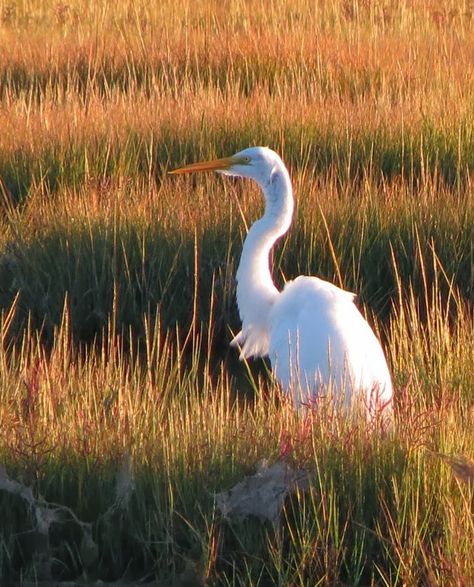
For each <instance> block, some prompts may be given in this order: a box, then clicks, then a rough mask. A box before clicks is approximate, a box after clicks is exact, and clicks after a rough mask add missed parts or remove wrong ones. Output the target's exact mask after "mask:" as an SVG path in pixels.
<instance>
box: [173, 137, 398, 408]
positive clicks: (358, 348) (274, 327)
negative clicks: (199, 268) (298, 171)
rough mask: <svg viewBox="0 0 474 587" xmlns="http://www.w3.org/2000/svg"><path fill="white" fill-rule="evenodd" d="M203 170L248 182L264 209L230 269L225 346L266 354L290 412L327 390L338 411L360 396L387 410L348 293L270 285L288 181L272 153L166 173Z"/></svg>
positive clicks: (384, 378)
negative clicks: (233, 310)
mask: <svg viewBox="0 0 474 587" xmlns="http://www.w3.org/2000/svg"><path fill="white" fill-rule="evenodd" d="M210 170H214V171H218V172H220V173H223V174H224V175H231V176H238V177H247V178H250V179H253V180H254V181H256V182H257V184H258V185H259V186H260V188H261V190H262V192H263V195H264V198H265V212H264V214H263V216H262V217H261V218H260V219H259V220H257V221H256V222H254V224H253V225H252V226H251V228H250V230H249V232H248V234H247V237H246V239H245V242H244V246H243V250H242V256H241V258H240V264H239V268H238V270H237V304H238V308H239V314H240V318H241V320H242V330H241V332H239V334H237V336H236V337H235V338H234V340H233V341H232V343H231V344H233V345H237V346H238V347H239V348H240V349H241V358H249V357H263V356H266V355H268V356H269V357H270V361H271V365H272V370H273V373H274V375H275V376H276V379H277V380H278V381H279V382H280V384H281V385H282V387H283V388H284V390H285V391H286V392H288V393H289V394H290V395H291V396H292V397H293V400H294V402H295V405H296V407H299V406H300V405H301V404H305V403H308V402H311V401H312V400H313V399H314V398H316V397H317V396H318V395H320V394H326V393H333V394H334V395H336V396H338V397H341V398H342V401H343V403H344V404H345V405H346V406H347V405H349V404H351V402H352V401H353V400H354V399H355V398H356V397H357V398H359V399H360V398H362V401H363V402H364V405H365V407H366V409H367V411H368V413H369V414H372V413H373V411H374V410H375V409H377V408H382V407H389V409H390V405H391V400H392V382H391V378H390V373H389V369H388V366H387V362H386V359H385V356H384V353H383V350H382V347H381V346H380V343H379V341H378V340H377V338H376V336H375V334H374V332H373V331H372V329H371V328H370V326H369V324H368V323H367V321H366V320H365V319H364V318H363V316H362V315H361V313H360V312H359V310H358V309H357V307H356V306H355V304H354V299H355V295H354V294H353V293H350V292H348V291H344V290H343V289H340V288H339V287H337V286H335V285H333V284H332V283H329V282H327V281H324V280H323V279H320V278H318V277H308V276H305V275H301V276H299V277H297V278H296V279H294V280H293V281H289V282H288V283H286V285H285V286H284V288H283V290H282V291H278V289H277V288H276V287H275V284H274V283H273V279H272V275H271V272H270V260H269V257H270V251H271V249H272V247H273V246H274V244H275V242H276V241H277V240H278V239H279V238H280V237H281V236H283V235H284V234H285V233H286V232H287V231H288V229H289V227H290V225H291V220H292V216H293V207H294V200H293V190H292V186H291V180H290V176H289V174H288V170H287V169H286V167H285V165H284V163H283V161H282V160H281V159H280V157H279V156H278V155H277V153H275V152H274V151H272V150H271V149H268V148H266V147H251V148H248V149H244V150H243V151H240V152H238V153H236V154H235V155H233V156H232V157H226V158H224V159H217V160H213V161H207V162H202V163H195V164H192V165H188V166H186V167H181V168H179V169H175V170H174V171H171V173H173V174H180V173H192V172H197V171H210Z"/></svg>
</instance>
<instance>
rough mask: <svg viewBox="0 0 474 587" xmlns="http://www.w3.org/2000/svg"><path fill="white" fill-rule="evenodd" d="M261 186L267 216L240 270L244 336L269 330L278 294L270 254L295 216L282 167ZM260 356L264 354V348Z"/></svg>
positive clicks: (248, 243) (254, 231)
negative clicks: (269, 319) (247, 333)
mask: <svg viewBox="0 0 474 587" xmlns="http://www.w3.org/2000/svg"><path fill="white" fill-rule="evenodd" d="M258 183H259V186H260V188H261V189H262V191H263V194H264V196H265V213H264V215H263V216H262V218H260V219H259V220H257V221H256V222H255V223H254V224H253V225H252V227H251V228H250V230H249V232H248V234H247V238H246V239H245V243H244V247H243V250H242V256H241V258H240V264H239V268H238V270H237V305H238V307H239V314H240V318H241V320H242V326H243V329H242V330H243V333H244V335H245V334H246V331H247V332H249V331H252V330H255V329H258V330H261V329H264V330H266V328H267V317H268V312H269V311H270V308H271V306H272V304H273V302H274V300H275V297H276V296H277V295H278V290H277V288H276V287H275V285H274V283H273V279H272V275H271V272H270V258H269V257H270V251H271V249H272V247H273V245H274V244H275V242H276V240H277V239H278V238H280V237H281V236H283V235H284V234H285V233H286V231H287V230H288V229H289V227H290V224H291V219H292V216H293V205H294V202H293V190H292V188H291V181H290V178H289V175H288V172H287V170H286V168H285V167H284V166H283V164H282V165H281V166H276V167H275V168H274V170H273V172H272V173H271V176H270V178H269V179H268V181H266V182H258ZM260 334H261V333H260ZM258 353H259V354H265V353H264V352H262V349H260V350H259V351H258Z"/></svg>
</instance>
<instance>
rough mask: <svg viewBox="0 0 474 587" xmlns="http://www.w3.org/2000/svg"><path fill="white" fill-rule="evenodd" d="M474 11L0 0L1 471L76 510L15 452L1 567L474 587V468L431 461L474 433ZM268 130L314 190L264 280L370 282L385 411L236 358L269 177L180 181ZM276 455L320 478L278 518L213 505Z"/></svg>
mask: <svg viewBox="0 0 474 587" xmlns="http://www.w3.org/2000/svg"><path fill="white" fill-rule="evenodd" d="M471 12H472V8H471V7H470V6H469V3H465V4H464V3H459V2H448V1H445V2H442V3H437V5H436V7H435V6H434V5H433V6H432V5H431V4H430V5H428V3H426V2H423V1H422V0H420V1H416V2H409V3H408V2H399V3H372V2H351V1H349V2H348V1H346V0H341V1H338V2H328V3H323V2H321V3H316V5H315V6H313V5H312V4H311V3H309V2H307V0H298V1H296V2H274V3H271V6H270V4H269V3H266V2H265V3H263V2H262V3H255V2H252V3H248V2H243V1H242V2H240V1H239V0H237V1H235V2H232V3H226V2H214V1H211V0H208V1H207V2H202V3H198V4H196V3H194V2H193V3H192V2H182V3H174V2H168V1H165V2H160V3H151V4H150V3H148V2H133V3H126V2H116V3H115V4H114V3H109V2H99V1H96V2H84V1H79V0H71V2H69V3H57V4H51V3H50V2H41V1H39V0H25V1H22V2H17V3H4V4H3V5H1V6H0V26H1V35H0V126H1V128H2V132H1V133H0V207H1V211H2V214H1V218H0V307H1V308H2V318H1V323H0V337H1V340H2V345H1V347H0V455H1V462H0V464H1V465H2V466H4V467H5V468H6V472H7V474H8V475H9V479H11V480H15V481H18V482H19V483H21V484H23V486H24V487H26V488H28V487H31V490H32V493H31V495H32V496H33V498H32V499H34V500H39V501H37V502H35V503H36V505H38V504H41V503H43V505H44V504H45V503H57V504H60V506H66V507H69V508H71V511H72V514H71V512H68V510H66V509H59V510H57V512H56V514H55V516H56V517H55V518H54V519H53V520H52V521H51V520H49V522H48V520H44V519H43V520H42V519H41V516H40V517H38V515H39V514H38V511H43V512H44V511H45V510H44V509H43V510H41V508H40V509H38V508H37V509H35V508H34V507H32V506H31V504H30V506H28V505H27V503H28V502H27V500H25V498H22V497H20V496H19V495H18V494H17V495H14V494H13V493H14V492H13V493H12V491H9V492H8V491H6V490H5V471H4V470H3V469H0V483H2V487H3V489H0V496H1V497H0V514H1V515H0V518H1V520H2V528H1V529H0V576H2V577H3V576H5V577H9V578H12V579H13V580H23V579H25V580H27V579H29V580H33V581H34V580H39V579H64V580H66V579H75V578H77V577H81V576H82V577H84V578H87V579H89V580H91V581H93V580H95V579H98V578H100V579H102V580H114V579H118V578H121V577H124V576H125V577H126V578H130V579H133V580H137V579H144V580H153V579H155V580H156V581H158V582H159V583H158V584H163V585H167V584H170V583H172V582H173V581H175V583H174V584H177V585H181V584H182V585H184V584H198V585H199V584H201V585H202V584H205V583H206V582H207V584H219V585H246V586H247V585H262V586H263V585H282V586H284V585H300V586H302V587H303V586H305V585H309V584H311V585H313V584H314V585H334V584H351V585H352V584H354V585H415V584H426V585H438V584H441V585H451V584H459V585H461V584H466V585H468V584H471V583H472V582H474V566H473V561H472V556H471V554H470V553H471V550H472V543H473V540H474V522H473V519H474V518H473V515H472V484H469V483H465V482H464V481H463V480H459V479H458V478H456V477H455V476H454V475H453V472H452V470H451V469H450V467H449V462H450V461H449V458H448V459H447V460H446V459H443V458H441V457H439V456H438V455H437V453H440V454H442V455H453V454H456V455H464V457H466V458H468V459H469V458H472V457H473V453H472V447H473V446H474V436H473V434H474V432H473V431H474V411H473V390H474V387H473V381H474V347H473V340H474V324H473V306H472V299H473V294H474V277H473V275H474V274H473V271H474V265H473V242H474V204H473V197H472V179H471V178H472V172H473V168H474V155H473V153H474V150H473V128H474V127H473V123H472V114H473V110H472V99H471V97H472V92H473V82H472V76H471V75H470V73H469V72H470V71H472V60H473V55H474V51H473V48H474V47H473V44H474V37H473V35H472V30H471V22H472V13H471ZM255 144H265V145H269V146H271V147H273V148H275V149H276V150H278V151H279V152H280V153H281V154H282V155H283V157H284V160H285V161H286V162H287V163H288V165H289V167H290V171H291V175H292V178H293V183H294V186H295V196H296V200H297V209H296V215H295V220H294V225H293V228H292V230H291V231H290V233H289V235H288V237H286V238H285V239H284V240H283V242H282V243H281V244H280V245H279V246H278V248H277V250H276V251H275V254H274V257H273V261H274V277H275V280H276V281H277V283H278V284H279V285H280V286H281V285H282V284H283V283H284V281H285V280H287V279H291V278H293V277H295V276H296V275H298V274H300V273H310V274H317V275H320V276H321V277H324V278H326V279H329V280H331V281H333V282H335V283H336V284H338V285H342V286H344V287H345V288H347V289H350V290H352V291H356V292H357V293H359V294H360V306H361V310H362V311H363V312H364V314H365V315H366V316H367V317H368V319H369V321H370V322H371V324H372V325H373V326H374V328H375V329H376V330H377V332H378V333H379V335H380V338H381V340H382V343H383V346H384V348H385V350H386V353H387V356H388V359H389V363H390V366H391V370H392V373H393V378H394V383H395V388H396V398H395V404H396V405H395V423H394V425H393V427H391V428H390V429H388V430H383V429H379V428H378V427H377V426H375V429H374V426H373V425H371V424H369V423H367V422H365V421H362V420H361V419H360V418H359V419H358V418H355V419H351V418H346V417H344V416H343V415H341V414H338V413H334V410H332V409H331V406H327V405H324V402H320V404H319V405H318V406H317V409H316V410H314V412H311V413H307V414H305V415H304V414H296V413H295V412H294V410H293V409H292V407H291V405H290V404H289V402H287V401H286V400H285V398H284V397H282V396H281V393H280V390H279V389H278V388H277V386H276V385H275V383H274V382H273V381H272V380H271V378H270V377H269V374H268V373H267V370H266V369H265V367H264V366H263V367H262V366H261V365H260V364H259V363H254V364H251V365H244V364H242V363H238V362H237V361H236V357H235V356H234V354H233V353H232V352H231V351H229V349H228V343H229V340H230V339H231V337H232V333H231V331H234V332H235V331H236V330H237V329H238V328H239V320H238V316H237V313H236V308H235V301H234V294H235V289H234V285H235V284H234V275H235V269H236V265H237V262H238V256H239V253H240V249H241V246H242V240H243V238H244V236H245V227H246V226H248V225H249V224H250V223H251V222H252V220H253V219H254V218H256V217H257V216H258V214H259V213H260V211H261V196H260V194H259V193H258V190H257V189H256V187H255V186H253V185H251V184H250V183H247V182H235V181H232V180H229V179H222V178H219V177H215V176H209V177H204V176H199V177H196V178H191V179H190V178H174V177H169V176H167V175H166V171H167V170H168V169H169V168H170V167H172V166H177V165H179V164H182V163H188V162H191V161H196V160H199V159H201V158H207V157H213V156H224V155H229V154H231V153H233V152H234V151H236V150H238V149H241V148H244V147H246V146H249V145H255ZM264 459H265V460H268V461H269V462H270V463H272V462H273V461H275V460H277V459H282V460H284V461H285V462H287V463H288V464H290V465H291V466H296V467H305V468H306V469H307V470H308V471H309V473H310V479H311V483H310V484H311V488H310V491H309V492H308V493H306V494H305V495H303V494H297V495H295V496H293V497H292V499H290V500H288V502H287V504H286V508H285V510H284V511H283V512H282V517H281V524H280V526H279V527H277V528H273V527H271V526H270V525H269V524H266V523H262V522H261V521H259V520H254V519H248V520H242V521H227V520H224V519H223V518H222V516H221V514H220V513H219V512H218V511H217V510H216V504H215V499H214V495H215V493H217V492H220V491H223V490H226V489H229V488H230V487H232V485H233V484H235V483H237V482H238V481H240V480H241V479H242V478H243V476H244V475H249V474H253V473H254V472H255V470H256V467H257V464H258V463H259V462H261V461H262V460H264ZM9 487H10V489H11V487H12V485H10V486H9ZM16 487H17V488H18V487H21V486H16ZM25 491H26V492H27V490H25ZM27 494H28V495H30V494H29V493H28V492H27ZM41 499H44V500H45V501H44V502H41ZM35 507H36V506H35ZM73 514H74V515H76V516H77V517H78V519H79V521H80V523H79V522H78V521H77V520H74V518H73ZM48 524H49V525H48ZM45 528H46V530H45ZM186 581H187V583H186Z"/></svg>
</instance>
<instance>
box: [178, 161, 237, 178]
mask: <svg viewBox="0 0 474 587" xmlns="http://www.w3.org/2000/svg"><path fill="white" fill-rule="evenodd" d="M238 164H240V165H246V164H248V161H247V160H245V159H244V158H240V157H224V158H223V159H213V160H212V161H201V162H200V163H192V164H191V165H186V166H185V167H179V168H178V169H173V170H172V171H169V172H168V173H170V174H171V175H178V174H180V173H195V172H198V171H224V170H225V169H230V168H231V167H232V166H233V165H238Z"/></svg>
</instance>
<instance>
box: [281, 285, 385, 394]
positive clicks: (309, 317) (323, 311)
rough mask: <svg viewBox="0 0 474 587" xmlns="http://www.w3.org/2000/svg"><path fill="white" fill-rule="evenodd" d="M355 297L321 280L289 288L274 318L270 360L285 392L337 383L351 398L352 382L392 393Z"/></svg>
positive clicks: (379, 351)
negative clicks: (380, 388) (375, 385)
mask: <svg viewBox="0 0 474 587" xmlns="http://www.w3.org/2000/svg"><path fill="white" fill-rule="evenodd" d="M354 297H355V296H354V294H352V293H349V292H346V291H344V290H342V289H340V288H338V287H336V286H335V285H333V284H331V283H328V282H326V281H324V280H321V279H318V278H316V277H305V276H302V277H299V278H298V279H296V280H295V281H293V282H290V283H289V284H287V286H286V287H285V289H284V290H283V292H282V293H281V294H280V296H279V298H278V300H277V301H276V303H275V305H274V307H273V309H272V312H271V315H270V359H271V361H272V365H273V367H274V372H275V375H276V377H277V379H278V380H279V381H280V383H281V384H282V385H283V387H284V388H285V389H287V390H290V389H294V388H295V386H299V388H300V390H301V388H302V387H306V388H308V387H311V388H312V389H313V390H316V388H317V387H318V386H321V385H325V386H329V385H331V386H334V385H335V386H336V387H341V388H344V390H345V392H346V394H347V393H348V382H350V387H351V388H352V389H353V388H358V389H364V390H365V391H366V392H367V393H369V392H370V390H371V388H372V387H373V386H374V384H378V385H379V386H380V387H383V389H384V390H386V392H387V393H390V395H391V389H392V388H391V380H390V374H389V371H388V367H387V363H386V361H385V357H384V354H383V351H382V348H381V346H380V343H379V342H378V340H377V338H376V336H375V334H374V333H373V331H372V329H371V328H370V326H369V324H368V323H367V322H366V320H365V319H364V318H363V316H362V315H361V313H360V312H359V311H358V309H357V308H356V306H355V305H354V303H353V300H354ZM349 393H350V391H349Z"/></svg>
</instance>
